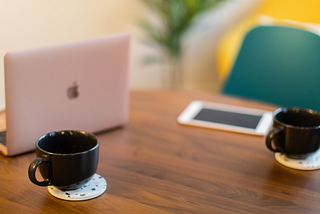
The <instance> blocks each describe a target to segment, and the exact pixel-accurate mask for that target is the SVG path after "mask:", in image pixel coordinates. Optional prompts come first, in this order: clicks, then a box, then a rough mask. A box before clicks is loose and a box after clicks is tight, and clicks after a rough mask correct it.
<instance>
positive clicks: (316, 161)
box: [275, 150, 320, 170]
mask: <svg viewBox="0 0 320 214" xmlns="http://www.w3.org/2000/svg"><path fill="white" fill-rule="evenodd" d="M275 158H276V160H277V161H278V162H279V163H281V164H282V165H284V166H287V167H289V168H293V169H299V170H316V169H320V150H318V151H316V152H315V153H313V154H312V155H310V156H308V157H307V158H306V159H292V158H289V157H287V156H286V155H285V154H281V153H276V154H275Z"/></svg>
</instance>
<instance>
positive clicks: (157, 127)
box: [0, 91, 320, 214]
mask: <svg viewBox="0 0 320 214" xmlns="http://www.w3.org/2000/svg"><path fill="white" fill-rule="evenodd" d="M195 99H199V100H206V101H215V102H220V103H227V104H235V105H240V106H246V107H254V108H260V109H266V110H271V111H272V110H274V109H275V108H276V107H275V106H268V105H264V104H261V103H256V102H252V101H245V100H240V99H234V98H228V97H223V96H221V95H215V94H206V93H197V92H170V91H140V92H139V91H135V92H132V93H131V106H130V122H129V124H128V125H127V126H126V127H125V128H123V129H117V130H113V131H111V132H107V133H103V134H100V135H98V137H99V138H100V141H101V144H100V146H101V147H100V160H99V166H98V170H97V173H98V174H100V175H102V176H103V177H104V178H105V179H106V180H107V182H108V188H107V191H106V192H105V193H104V194H103V195H102V196H100V197H98V198H95V199H92V200H89V201H82V202H69V201H63V200H60V199H57V198H54V197H53V196H51V195H50V194H49V193H48V191H47V188H46V187H39V186H36V185H34V184H32V183H31V182H30V181H29V179H28V176H27V169H28V166H29V163H30V162H31V161H32V160H33V159H34V158H35V153H34V152H32V153H29V154H25V155H21V156H18V157H13V158H10V157H4V156H0V213H1V214H3V213H19V214H21V213H148V214H150V213H290V214H291V213H320V171H298V170H294V169H290V168H287V167H284V166H282V165H280V164H278V163H277V162H276V160H275V158H274V154H273V153H271V152H270V151H268V150H267V148H266V147H265V143H264V140H265V139H264V137H258V136H251V135H245V134H238V133H232V132H225V131H217V130H211V129H203V128H196V127H191V126H183V125H179V124H178V123H177V122H176V118H177V116H178V115H179V114H180V113H181V111H182V110H183V109H184V108H185V107H186V106H187V105H188V103H189V102H190V101H192V100H195Z"/></svg>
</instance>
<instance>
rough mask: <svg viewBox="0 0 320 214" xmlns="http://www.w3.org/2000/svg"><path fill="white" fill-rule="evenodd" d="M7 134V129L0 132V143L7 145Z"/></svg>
mask: <svg viewBox="0 0 320 214" xmlns="http://www.w3.org/2000/svg"><path fill="white" fill-rule="evenodd" d="M6 134H7V132H6V131H2V132H0V143H1V144H3V145H5V146H6V144H7V141H6Z"/></svg>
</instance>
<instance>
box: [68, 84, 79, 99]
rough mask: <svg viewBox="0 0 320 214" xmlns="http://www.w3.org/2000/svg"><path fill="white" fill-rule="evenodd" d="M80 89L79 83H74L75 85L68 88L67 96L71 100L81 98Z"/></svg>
mask: <svg viewBox="0 0 320 214" xmlns="http://www.w3.org/2000/svg"><path fill="white" fill-rule="evenodd" d="M78 88H79V86H78V85H77V82H74V83H73V85H72V86H70V87H69V88H68V90H67V95H68V98H69V99H76V98H77V97H78V96H79V92H78Z"/></svg>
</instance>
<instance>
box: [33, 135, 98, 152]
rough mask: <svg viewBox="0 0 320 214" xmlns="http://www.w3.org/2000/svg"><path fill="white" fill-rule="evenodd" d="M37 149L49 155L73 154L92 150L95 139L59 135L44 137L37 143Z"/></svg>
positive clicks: (95, 143)
mask: <svg viewBox="0 0 320 214" xmlns="http://www.w3.org/2000/svg"><path fill="white" fill-rule="evenodd" d="M38 145H39V148H41V149H43V150H44V151H47V152H50V153H57V154H73V153H81V152H84V151H87V150H90V149H92V148H94V147H95V146H96V145H97V141H96V139H94V138H92V137H90V136H83V135H81V136H76V135H59V136H54V137H52V136H46V137H44V138H43V139H41V140H40V141H39V142H38Z"/></svg>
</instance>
